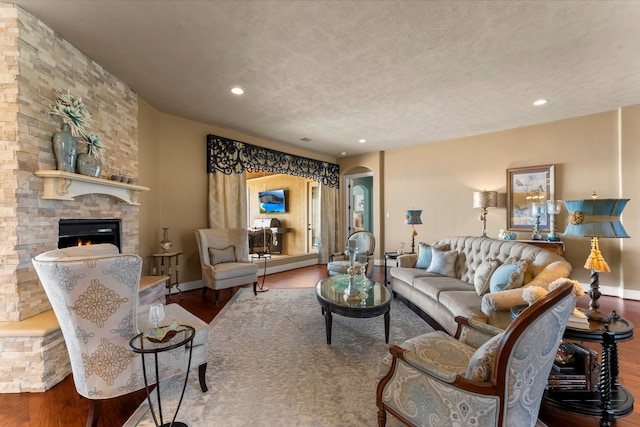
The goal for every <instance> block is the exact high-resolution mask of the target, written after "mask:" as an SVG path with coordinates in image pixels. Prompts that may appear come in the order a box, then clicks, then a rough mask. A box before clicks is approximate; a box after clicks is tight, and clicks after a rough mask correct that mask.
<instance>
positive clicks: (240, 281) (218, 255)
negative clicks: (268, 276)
mask: <svg viewBox="0 0 640 427" xmlns="http://www.w3.org/2000/svg"><path fill="white" fill-rule="evenodd" d="M196 242H197V243H198V251H199V253H200V266H201V268H202V281H203V282H204V285H205V287H204V289H203V294H205V293H206V292H207V289H213V290H214V291H215V294H216V305H218V301H219V292H220V290H221V289H228V288H233V287H236V286H242V285H246V284H249V283H253V293H254V294H256V295H257V286H258V265H257V264H254V263H252V262H251V261H249V237H248V232H247V230H246V229H244V228H202V229H198V230H196Z"/></svg>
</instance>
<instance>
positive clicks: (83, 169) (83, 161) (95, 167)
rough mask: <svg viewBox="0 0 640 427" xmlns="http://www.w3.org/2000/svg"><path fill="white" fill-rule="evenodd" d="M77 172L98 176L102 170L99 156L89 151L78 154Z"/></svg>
mask: <svg viewBox="0 0 640 427" xmlns="http://www.w3.org/2000/svg"><path fill="white" fill-rule="evenodd" d="M77 165H78V173H80V174H82V175H88V176H95V177H98V176H100V171H101V170H102V161H101V160H100V158H99V157H96V156H94V155H93V154H89V153H80V154H78V161H77Z"/></svg>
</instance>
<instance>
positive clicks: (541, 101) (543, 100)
mask: <svg viewBox="0 0 640 427" xmlns="http://www.w3.org/2000/svg"><path fill="white" fill-rule="evenodd" d="M547 102H549V100H548V99H538V100H537V101H535V102H534V103H533V105H535V106H536V107H539V106H541V105H544V104H546V103H547Z"/></svg>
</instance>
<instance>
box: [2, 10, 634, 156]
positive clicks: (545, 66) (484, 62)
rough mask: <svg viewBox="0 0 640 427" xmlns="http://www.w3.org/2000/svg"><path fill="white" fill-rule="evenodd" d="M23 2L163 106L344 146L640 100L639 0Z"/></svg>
mask: <svg viewBox="0 0 640 427" xmlns="http://www.w3.org/2000/svg"><path fill="white" fill-rule="evenodd" d="M14 3H16V4H18V5H19V6H21V7H22V8H23V9H25V10H27V11H28V12H30V13H31V14H33V15H35V16H36V17H38V18H39V19H41V20H42V21H43V22H45V23H46V24H47V25H48V26H49V27H51V28H53V29H54V31H56V32H57V33H58V34H60V35H61V36H62V37H63V38H65V39H66V40H68V41H69V42H70V43H71V44H73V45H74V46H76V47H77V48H79V49H80V50H81V51H83V52H84V53H85V54H87V55H88V56H89V57H91V58H93V59H94V60H96V61H97V62H98V63H99V64H101V65H102V66H103V67H104V68H105V69H107V70H108V71H110V72H111V73H113V74H114V75H116V76H117V77H119V78H120V79H121V80H123V81H124V82H125V83H126V84H128V85H129V86H130V87H131V88H132V89H133V90H134V91H135V92H136V93H138V94H139V95H140V96H141V97H142V98H143V99H145V100H146V101H148V102H149V103H150V104H151V105H153V106H154V107H155V108H157V109H159V110H161V111H164V112H167V113H170V114H174V115H177V116H181V117H185V118H188V119H192V120H196V121H199V122H203V123H209V124H212V125H217V126H221V127H225V128H229V129H234V130H238V131H240V132H243V133H245V134H249V135H255V136H260V137H263V138H267V139H270V140H274V141H279V142H282V143H285V144H289V145H295V146H300V147H303V148H305V149H308V150H311V151H315V152H317V153H323V154H328V155H330V156H334V157H339V156H340V153H341V152H346V153H347V155H352V154H358V153H364V152H370V151H380V150H388V149H393V148H397V147H403V146H411V145H415V144H422V143H426V142H433V141H440V140H446V139H451V138H456V137H463V136H468V135H476V134H480V133H487V132H492V131H497V130H503V129H510V128H516V127H520V126H525V125H530V124H536V123H543V122H548V121H553V120H559V119H564V118H569V117H577V116H582V115H587V114H592V113H599V112H604V111H611V110H615V109H616V108H619V107H623V106H627V105H634V104H640V2H637V1H625V2H619V1H589V2H585V1H517V2H506V1H499V2H492V1H482V2H481V1H473V2H472V1H439V2H435V1H429V2H426V1H425V2H416V1H406V2H405V1H390V2H380V1H340V2H337V1H187V0H182V1H177V0H175V1H114V0H112V1H97V0H91V1H87V0H85V1H57V0H46V1H38V0H18V1H15V2H14ZM235 85H239V86H241V87H242V88H244V90H245V95H243V96H241V97H238V96H234V95H232V94H231V93H230V92H229V89H230V88H231V87H232V86H235ZM538 98H549V99H551V102H550V103H549V104H548V105H546V106H544V107H533V106H532V102H533V101H534V100H536V99H538ZM302 138H310V139H311V141H310V142H303V141H301V139H302ZM360 138H366V140H367V142H366V143H365V144H359V143H358V139H360Z"/></svg>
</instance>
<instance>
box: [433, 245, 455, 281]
mask: <svg viewBox="0 0 640 427" xmlns="http://www.w3.org/2000/svg"><path fill="white" fill-rule="evenodd" d="M431 252H432V255H431V264H429V268H427V271H428V272H429V273H436V274H440V275H442V276H448V277H456V261H457V260H458V252H456V251H437V250H432V251H431Z"/></svg>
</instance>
